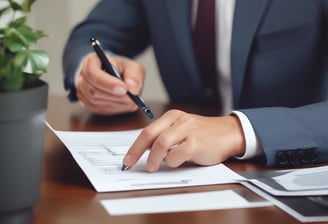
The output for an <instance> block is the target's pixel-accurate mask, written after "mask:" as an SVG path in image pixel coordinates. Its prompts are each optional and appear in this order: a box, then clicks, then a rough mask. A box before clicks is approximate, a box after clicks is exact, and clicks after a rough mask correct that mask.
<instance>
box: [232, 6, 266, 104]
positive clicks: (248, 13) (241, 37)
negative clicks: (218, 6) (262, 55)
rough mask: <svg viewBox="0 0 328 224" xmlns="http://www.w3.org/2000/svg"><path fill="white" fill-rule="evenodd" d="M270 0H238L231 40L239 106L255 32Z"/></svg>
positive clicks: (235, 86)
mask: <svg viewBox="0 0 328 224" xmlns="http://www.w3.org/2000/svg"><path fill="white" fill-rule="evenodd" d="M268 2H269V0H247V1H245V0H236V7H235V13H234V15H235V16H234V21H233V30H232V40H231V76H232V77H231V78H232V85H233V94H234V97H233V98H234V107H235V108H238V105H239V99H240V94H241V91H242V86H243V81H244V75H245V69H246V64H247V59H248V55H249V52H250V48H251V45H252V41H253V37H254V34H255V32H256V30H257V28H258V25H259V23H260V21H261V18H262V16H263V13H264V11H265V9H266V6H267V5H268Z"/></svg>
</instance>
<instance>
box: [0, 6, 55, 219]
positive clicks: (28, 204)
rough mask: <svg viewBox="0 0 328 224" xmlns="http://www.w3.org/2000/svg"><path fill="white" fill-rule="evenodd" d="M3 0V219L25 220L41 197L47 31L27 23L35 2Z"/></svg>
mask: <svg viewBox="0 0 328 224" xmlns="http://www.w3.org/2000/svg"><path fill="white" fill-rule="evenodd" d="M18 1H19V0H17V1H14V0H1V2H0V223H2V224H6V223H11V224H12V223H27V222H28V221H29V220H31V218H32V217H33V212H32V211H33V206H34V204H35V203H36V202H37V200H38V198H39V189H40V186H39V185H40V176H41V161H42V150H43V141H44V129H45V119H46V110H47V99H48V84H47V83H46V82H44V81H42V80H41V79H40V76H41V75H42V74H44V73H45V72H46V68H47V66H48V62H49V58H48V55H47V53H46V52H44V51H41V50H35V49H32V47H33V45H34V44H36V43H37V42H38V40H39V39H40V38H43V37H45V36H46V35H45V34H44V33H43V32H42V31H39V30H36V29H33V28H31V27H30V26H28V25H27V15H28V14H29V13H30V12H31V7H32V5H33V3H34V2H35V1H36V0H20V1H19V2H18Z"/></svg>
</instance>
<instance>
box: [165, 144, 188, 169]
mask: <svg viewBox="0 0 328 224" xmlns="http://www.w3.org/2000/svg"><path fill="white" fill-rule="evenodd" d="M192 149H193V146H192V144H190V142H189V141H188V140H184V141H182V142H180V143H179V144H176V145H175V146H174V147H172V149H171V150H169V151H168V154H167V156H166V157H165V162H166V164H167V165H168V166H169V167H178V166H180V165H181V164H183V163H185V162H187V161H188V162H189V161H192V158H193V151H192Z"/></svg>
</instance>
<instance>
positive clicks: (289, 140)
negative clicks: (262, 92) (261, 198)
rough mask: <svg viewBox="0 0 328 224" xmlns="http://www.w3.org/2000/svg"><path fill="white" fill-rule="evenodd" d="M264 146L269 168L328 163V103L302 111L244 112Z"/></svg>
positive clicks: (272, 109) (307, 107)
mask: <svg viewBox="0 0 328 224" xmlns="http://www.w3.org/2000/svg"><path fill="white" fill-rule="evenodd" d="M241 111H242V112H243V113H245V114H246V116H247V117H248V118H249V119H250V121H251V123H252V125H253V128H254V130H255V132H256V134H257V136H258V137H259V140H260V143H261V145H262V147H263V150H264V153H265V158H266V166H268V167H277V166H278V167H283V166H294V165H302V164H312V163H322V162H327V161H328V119H327V115H328V102H322V103H317V104H312V105H307V106H302V107H298V108H279V107H273V108H261V109H246V110H241Z"/></svg>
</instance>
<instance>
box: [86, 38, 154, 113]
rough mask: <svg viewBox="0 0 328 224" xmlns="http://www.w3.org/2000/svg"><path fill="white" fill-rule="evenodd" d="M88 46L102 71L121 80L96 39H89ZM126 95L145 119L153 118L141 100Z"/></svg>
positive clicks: (137, 97)
mask: <svg viewBox="0 0 328 224" xmlns="http://www.w3.org/2000/svg"><path fill="white" fill-rule="evenodd" d="M90 44H91V46H92V47H93V49H94V50H95V52H96V54H97V55H98V57H99V59H100V61H101V63H102V67H103V69H104V71H105V72H107V73H109V74H110V75H112V76H115V77H116V78H118V79H120V80H123V77H122V76H121V75H120V74H119V73H118V72H117V71H116V69H115V68H114V67H113V66H112V65H111V63H110V62H109V61H108V59H107V57H106V55H105V53H104V51H103V49H102V47H101V46H100V42H99V41H98V40H97V39H96V38H94V37H92V38H91V39H90ZM127 94H128V96H129V97H130V98H131V100H132V101H133V102H134V103H135V104H137V106H138V107H139V108H140V109H141V110H142V111H143V112H144V113H145V114H146V115H147V117H149V118H150V119H153V118H154V115H153V113H152V112H151V110H150V108H149V107H148V106H146V105H145V103H144V101H143V99H142V98H141V97H140V96H137V95H133V94H132V93H130V92H129V91H128V92H127Z"/></svg>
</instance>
